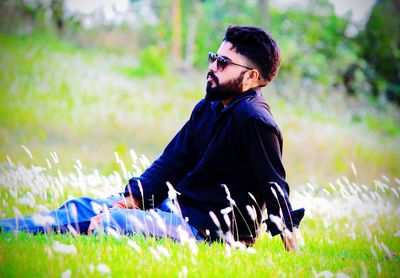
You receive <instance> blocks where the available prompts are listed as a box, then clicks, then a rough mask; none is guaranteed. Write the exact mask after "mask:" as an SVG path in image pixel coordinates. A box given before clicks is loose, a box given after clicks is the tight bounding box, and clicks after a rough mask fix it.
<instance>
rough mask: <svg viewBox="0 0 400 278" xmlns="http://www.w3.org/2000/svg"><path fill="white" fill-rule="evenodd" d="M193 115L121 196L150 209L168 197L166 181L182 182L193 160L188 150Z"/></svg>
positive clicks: (190, 143) (190, 150) (190, 148)
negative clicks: (136, 200) (135, 199)
mask: <svg viewBox="0 0 400 278" xmlns="http://www.w3.org/2000/svg"><path fill="white" fill-rule="evenodd" d="M192 118H193V113H192V116H191V118H190V119H189V121H187V122H186V123H185V125H184V126H183V127H182V129H181V130H180V131H179V132H178V133H177V134H176V135H175V137H174V138H173V139H172V141H171V142H170V143H169V144H168V145H167V147H166V148H165V150H164V151H163V153H162V154H161V156H160V157H159V158H158V159H156V160H155V161H154V162H153V163H152V165H150V167H149V168H147V169H146V170H145V171H144V173H143V174H142V175H141V176H140V177H133V178H131V179H130V180H129V183H128V184H127V185H126V187H125V192H124V195H125V196H127V195H133V196H135V197H137V198H139V199H140V200H142V203H143V206H144V208H145V209H149V208H154V207H156V206H157V205H158V204H160V203H161V202H162V201H164V200H165V199H166V198H167V196H168V187H167V184H166V182H167V181H168V182H170V183H171V184H172V185H173V186H175V185H176V184H177V182H178V181H179V180H181V179H182V177H183V175H184V174H185V173H186V171H187V169H188V167H189V166H190V165H191V163H192V161H193V159H194V157H193V151H192V147H193V146H192V136H193V135H192V133H193V132H192V125H193V123H192V122H193V119H192Z"/></svg>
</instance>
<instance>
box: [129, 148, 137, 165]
mask: <svg viewBox="0 0 400 278" xmlns="http://www.w3.org/2000/svg"><path fill="white" fill-rule="evenodd" d="M129 155H130V156H131V159H132V162H133V164H136V163H137V154H136V153H135V151H134V150H132V149H129Z"/></svg>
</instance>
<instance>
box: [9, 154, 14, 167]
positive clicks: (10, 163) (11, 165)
mask: <svg viewBox="0 0 400 278" xmlns="http://www.w3.org/2000/svg"><path fill="white" fill-rule="evenodd" d="M7 162H8V165H10V167H15V165H14V163H13V162H12V160H11V158H10V157H9V156H8V155H7Z"/></svg>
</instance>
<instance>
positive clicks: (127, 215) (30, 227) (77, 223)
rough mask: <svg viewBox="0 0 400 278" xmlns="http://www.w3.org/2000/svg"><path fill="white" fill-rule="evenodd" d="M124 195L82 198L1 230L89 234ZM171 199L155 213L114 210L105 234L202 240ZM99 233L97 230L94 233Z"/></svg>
mask: <svg viewBox="0 0 400 278" xmlns="http://www.w3.org/2000/svg"><path fill="white" fill-rule="evenodd" d="M121 199H122V195H112V196H109V197H107V198H105V199H95V198H90V197H81V198H76V199H72V200H70V201H67V202H66V203H65V204H63V205H62V206H61V207H60V208H58V209H57V210H53V211H50V212H42V213H37V214H33V215H29V216H25V217H22V218H8V219H2V220H0V231H1V230H3V231H24V232H29V233H34V234H37V233H45V232H48V231H55V232H59V233H67V232H71V231H76V232H78V233H81V234H87V230H88V227H89V224H90V219H91V218H92V217H93V216H96V215H97V214H99V213H100V212H101V211H104V210H108V209H110V208H111V207H112V205H113V204H114V203H115V202H117V201H119V200H121ZM176 208H177V207H176V206H175V205H174V204H173V202H172V201H171V200H170V199H168V198H167V199H165V200H164V202H163V203H162V204H161V205H159V206H158V207H156V208H155V209H154V210H146V211H143V210H139V209H114V210H112V211H110V212H109V213H108V214H106V216H105V217H103V219H102V223H101V225H100V227H99V229H101V230H102V231H104V232H105V233H109V232H112V231H113V232H117V233H119V234H127V235H131V234H143V235H145V236H154V237H157V238H162V237H168V238H172V239H174V240H184V238H185V237H194V238H196V239H197V240H199V241H202V240H203V238H202V237H201V236H200V234H199V233H198V231H197V230H196V228H194V227H193V226H191V225H190V224H189V223H187V222H186V221H185V220H184V219H183V217H182V216H181V215H179V213H176ZM97 232H98V231H95V234H96V233H97Z"/></svg>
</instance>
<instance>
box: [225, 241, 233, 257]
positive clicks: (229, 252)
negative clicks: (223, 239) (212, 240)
mask: <svg viewBox="0 0 400 278" xmlns="http://www.w3.org/2000/svg"><path fill="white" fill-rule="evenodd" d="M225 255H226V256H227V257H228V258H229V257H230V256H231V255H232V251H231V247H230V245H229V244H226V245H225Z"/></svg>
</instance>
